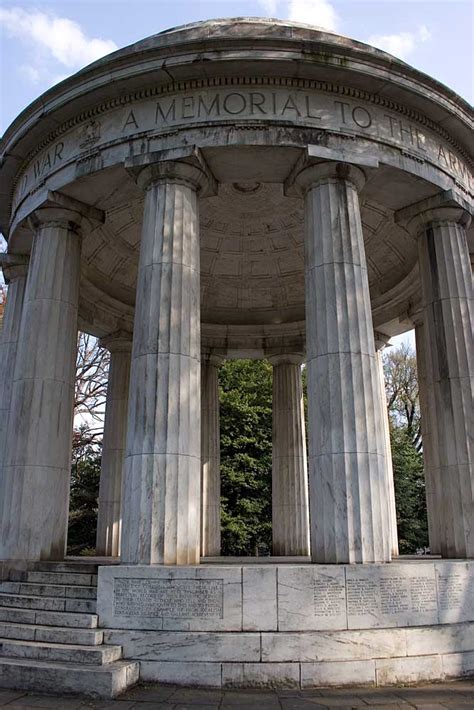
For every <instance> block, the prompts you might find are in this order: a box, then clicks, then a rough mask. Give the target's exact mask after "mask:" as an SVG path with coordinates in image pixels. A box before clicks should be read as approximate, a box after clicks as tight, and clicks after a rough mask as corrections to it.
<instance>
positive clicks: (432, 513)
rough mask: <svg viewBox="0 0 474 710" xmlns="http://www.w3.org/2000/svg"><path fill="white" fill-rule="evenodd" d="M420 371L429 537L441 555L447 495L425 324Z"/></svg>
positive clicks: (419, 335)
mask: <svg viewBox="0 0 474 710" xmlns="http://www.w3.org/2000/svg"><path fill="white" fill-rule="evenodd" d="M415 338H416V369H417V376H418V393H419V398H420V412H421V436H422V441H423V470H424V475H425V493H426V510H427V515H428V537H429V544H430V551H431V554H432V555H439V554H441V538H440V532H441V528H442V526H441V525H440V522H441V517H440V516H441V515H442V511H441V510H438V507H439V504H440V503H441V501H442V496H443V491H442V488H441V485H440V481H439V472H440V467H439V463H438V445H437V435H436V426H435V420H433V414H434V412H435V411H436V407H435V402H434V388H433V372H432V363H431V357H430V352H429V351H427V349H426V342H425V333H424V325H423V323H418V324H417V325H416V328H415Z"/></svg>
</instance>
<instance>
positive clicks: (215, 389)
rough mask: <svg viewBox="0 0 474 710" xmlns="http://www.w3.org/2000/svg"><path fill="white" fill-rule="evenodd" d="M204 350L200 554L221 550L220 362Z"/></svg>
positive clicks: (213, 554)
mask: <svg viewBox="0 0 474 710" xmlns="http://www.w3.org/2000/svg"><path fill="white" fill-rule="evenodd" d="M220 361H221V358H218V357H216V356H215V355H212V354H210V353H205V354H204V355H203V356H202V361H201V468H202V472H201V476H202V482H201V494H202V501H201V506H202V507H201V511H202V512H201V556H202V557H206V556H210V557H212V556H219V555H220V552H221V470H220V462H221V451H220V423H219V382H218V366H219V362H220Z"/></svg>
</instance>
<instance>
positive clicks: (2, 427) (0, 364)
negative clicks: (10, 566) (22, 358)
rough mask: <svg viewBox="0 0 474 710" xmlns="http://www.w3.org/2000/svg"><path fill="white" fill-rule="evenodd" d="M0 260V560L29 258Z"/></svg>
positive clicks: (3, 257)
mask: <svg viewBox="0 0 474 710" xmlns="http://www.w3.org/2000/svg"><path fill="white" fill-rule="evenodd" d="M0 260H1V261H0V263H1V266H2V268H3V275H4V277H5V282H6V283H7V284H8V297H7V301H6V303H5V310H4V314H3V322H2V329H1V330H0V559H2V558H3V557H4V555H3V549H2V548H3V545H2V542H1V541H3V540H5V534H4V531H3V524H4V521H5V522H6V521H8V519H9V507H10V500H11V483H12V481H11V477H9V479H8V481H7V479H6V476H5V472H4V470H3V458H4V455H5V448H6V444H7V429H8V418H9V415H10V403H11V396H12V388H13V375H14V370H15V359H16V351H17V345H18V337H19V334H20V325H21V316H22V311H23V300H24V296H25V287H26V277H27V273H28V257H26V256H22V255H16V254H1V255H0Z"/></svg>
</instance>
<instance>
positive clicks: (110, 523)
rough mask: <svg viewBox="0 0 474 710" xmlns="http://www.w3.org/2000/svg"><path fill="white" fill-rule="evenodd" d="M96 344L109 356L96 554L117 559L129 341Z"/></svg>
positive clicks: (116, 338)
mask: <svg viewBox="0 0 474 710" xmlns="http://www.w3.org/2000/svg"><path fill="white" fill-rule="evenodd" d="M100 342H101V345H102V346H103V347H106V348H107V349H108V350H109V352H110V365H109V381H108V386H107V399H106V405H105V421H104V436H103V440H102V464H101V471H100V488H99V509H98V513H97V542H96V554H97V555H104V556H109V557H110V556H111V557H117V556H118V555H119V554H120V529H121V522H122V471H123V464H124V455H125V441H126V436H127V408H128V389H129V384H130V362H131V350H132V339H131V335H130V334H127V333H125V332H122V331H119V332H117V333H112V334H111V335H110V336H109V337H108V338H102V340H101V341H100Z"/></svg>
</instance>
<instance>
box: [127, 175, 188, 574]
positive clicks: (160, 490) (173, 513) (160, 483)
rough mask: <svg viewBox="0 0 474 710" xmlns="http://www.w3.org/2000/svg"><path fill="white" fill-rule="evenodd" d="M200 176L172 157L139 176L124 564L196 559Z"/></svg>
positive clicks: (175, 562)
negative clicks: (139, 225)
mask: <svg viewBox="0 0 474 710" xmlns="http://www.w3.org/2000/svg"><path fill="white" fill-rule="evenodd" d="M199 177H200V171H199V170H198V169H197V168H196V169H195V168H193V167H192V166H190V165H187V164H170V163H160V164H159V165H157V166H154V167H153V168H146V169H145V172H143V173H142V175H141V177H140V181H141V184H143V187H144V188H145V189H146V197H145V207H144V218H143V230H142V239H141V247H140V265H139V272H138V289H137V299H136V307H135V325H134V332H133V352H132V368H131V376H130V400H129V409H128V430H127V451H126V460H125V469H124V481H123V496H124V506H123V518H122V562H124V563H125V564H127V563H128V564H153V563H162V564H163V563H164V564H196V563H198V562H199V552H200V531H201V526H200V518H201V451H200V447H201V426H200V422H201V388H200V379H201V368H200V359H201V339H200V334H201V329H200V301H199V276H200V268H199V261H200V249H199V217H198V202H197V194H196V193H197V190H198V186H199ZM125 501H126V504H125Z"/></svg>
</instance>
